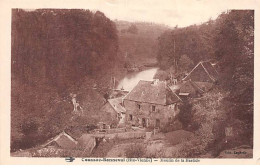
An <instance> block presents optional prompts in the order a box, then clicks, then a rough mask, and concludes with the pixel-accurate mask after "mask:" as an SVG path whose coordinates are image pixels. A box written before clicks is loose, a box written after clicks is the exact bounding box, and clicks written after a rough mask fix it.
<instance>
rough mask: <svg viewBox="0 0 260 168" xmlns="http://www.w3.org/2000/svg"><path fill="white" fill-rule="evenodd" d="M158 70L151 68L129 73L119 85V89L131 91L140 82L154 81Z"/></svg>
mask: <svg viewBox="0 0 260 168" xmlns="http://www.w3.org/2000/svg"><path fill="white" fill-rule="evenodd" d="M157 70H158V68H151V69H148V70H144V71H141V72H131V73H128V74H127V75H126V76H125V77H124V78H123V79H122V80H121V81H120V82H119V84H118V86H117V89H122V88H124V90H127V91H131V90H132V89H133V88H134V87H135V86H136V85H137V83H138V82H139V81H140V80H146V81H152V80H153V77H154V75H155V73H156V72H157Z"/></svg>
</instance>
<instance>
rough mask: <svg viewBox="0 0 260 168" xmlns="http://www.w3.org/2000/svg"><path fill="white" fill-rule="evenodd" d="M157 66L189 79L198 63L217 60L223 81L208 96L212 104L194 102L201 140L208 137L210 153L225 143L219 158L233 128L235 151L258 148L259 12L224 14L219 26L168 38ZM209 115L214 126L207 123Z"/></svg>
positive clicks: (189, 29) (173, 33) (178, 32)
mask: <svg viewBox="0 0 260 168" xmlns="http://www.w3.org/2000/svg"><path fill="white" fill-rule="evenodd" d="M184 58H185V59H184ZM157 60H158V63H159V65H160V67H161V68H162V69H164V70H166V71H169V70H170V71H173V72H174V73H175V74H185V73H187V72H189V71H190V70H191V69H192V67H194V66H195V65H196V64H197V63H198V62H200V61H206V60H211V62H212V63H214V64H215V68H216V69H217V70H218V72H219V76H220V77H219V80H218V83H217V86H216V88H215V89H214V90H213V91H212V92H209V93H208V94H207V95H206V96H205V97H207V99H204V100H201V101H199V102H192V103H193V104H194V107H193V112H192V114H193V115H194V116H195V117H193V119H192V121H191V122H192V123H196V121H198V120H199V122H197V124H198V126H199V129H198V130H197V134H198V135H199V137H203V136H206V137H207V138H204V140H203V141H204V142H205V141H206V144H205V143H204V145H205V146H204V147H208V148H210V146H211V145H212V144H218V143H219V145H217V146H216V145H215V149H214V150H215V151H217V153H218V151H219V150H223V149H224V148H225V147H227V146H225V145H227V144H225V143H223V139H221V138H220V137H221V136H220V135H219V133H220V132H222V133H223V129H224V127H232V128H233V131H234V134H235V137H236V138H234V139H232V140H231V141H230V142H229V145H231V146H229V148H230V147H232V145H233V147H234V146H236V145H241V144H248V145H251V146H252V144H253V104H254V103H253V102H254V100H253V98H254V11H253V10H231V11H227V12H224V13H222V14H221V15H219V17H218V18H217V19H216V20H209V21H208V22H206V23H203V24H201V25H192V26H189V27H185V28H175V29H174V30H171V31H167V32H165V33H164V34H162V35H161V36H160V38H159V52H158V56H157ZM183 63H186V65H187V66H183ZM217 95H218V96H217ZM216 96H217V97H218V98H216ZM210 100H212V102H210ZM189 114H190V113H189ZM208 115H210V117H208V118H211V120H209V121H207V119H206V120H204V119H202V118H203V116H208ZM205 121H206V122H205ZM214 128H217V129H218V131H216V129H215V132H214ZM221 129H222V130H221ZM220 130H221V131H220ZM211 135H212V136H211ZM221 141H222V142H221ZM211 147H212V146H211ZM216 148H218V149H216ZM203 149H205V148H203Z"/></svg>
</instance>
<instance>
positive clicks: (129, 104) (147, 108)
mask: <svg viewBox="0 0 260 168" xmlns="http://www.w3.org/2000/svg"><path fill="white" fill-rule="evenodd" d="M138 105H140V106H138ZM176 105H177V104H173V105H159V104H150V103H143V102H135V101H130V100H124V107H125V109H126V117H125V119H126V123H127V124H130V125H135V126H143V122H144V121H143V119H145V124H146V127H152V128H153V127H157V126H158V124H157V125H156V120H157V122H158V121H159V122H160V124H159V125H160V126H159V127H163V126H164V125H165V124H167V122H168V121H169V120H172V119H173V118H175V116H176V115H177V114H178V113H179V109H178V105H177V106H176ZM152 106H155V111H153V107H152ZM139 107H140V109H139ZM130 115H132V120H131V117H130Z"/></svg>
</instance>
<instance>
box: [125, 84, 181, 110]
mask: <svg viewBox="0 0 260 168" xmlns="http://www.w3.org/2000/svg"><path fill="white" fill-rule="evenodd" d="M124 99H125V100H132V101H137V102H146V103H151V104H161V105H169V104H173V103H176V102H178V101H181V99H180V98H179V96H178V95H176V94H175V93H174V92H173V91H171V89H170V88H169V87H168V86H167V85H166V82H163V81H159V80H154V81H143V80H140V81H139V82H138V84H137V85H136V86H135V87H134V88H133V90H132V91H131V92H130V93H129V94H128V95H126V97H125V98H124Z"/></svg>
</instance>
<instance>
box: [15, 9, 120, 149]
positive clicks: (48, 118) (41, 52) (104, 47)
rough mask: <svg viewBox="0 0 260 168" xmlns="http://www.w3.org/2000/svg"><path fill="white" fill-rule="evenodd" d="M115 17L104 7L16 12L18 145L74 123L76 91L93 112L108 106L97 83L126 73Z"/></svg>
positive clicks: (36, 141)
mask: <svg viewBox="0 0 260 168" xmlns="http://www.w3.org/2000/svg"><path fill="white" fill-rule="evenodd" d="M117 52H118V36H117V30H116V26H115V24H114V22H112V21H111V20H110V19H108V18H107V17H106V16H105V15H104V14H103V13H102V12H99V11H97V12H95V13H93V12H91V11H89V10H78V9H71V10H67V9H66V10H54V9H52V10H50V9H44V10H43V9H39V10H34V11H25V10H20V9H14V10H13V11H12V56H11V59H12V70H11V71H12V95H11V97H12V102H11V103H12V105H11V106H12V109H11V110H12V111H11V117H12V118H11V121H12V122H11V124H12V142H11V144H12V145H11V148H12V150H16V149H20V148H28V147H32V146H33V145H35V144H39V143H41V142H43V141H45V140H46V139H47V138H50V137H52V136H54V135H56V134H57V133H59V132H60V131H61V130H63V129H64V128H65V127H68V126H69V125H71V124H73V122H72V121H71V120H70V119H71V117H72V114H71V112H72V110H73V105H72V103H71V98H70V97H69V95H70V93H76V94H77V95H79V96H78V97H77V100H78V101H79V102H80V104H81V106H83V109H85V110H86V111H85V113H86V114H88V117H86V118H85V120H84V119H81V120H77V122H76V124H80V123H81V121H82V122H83V123H81V124H86V122H87V121H88V123H91V122H90V121H89V117H90V116H92V115H90V114H92V113H95V112H96V110H97V109H98V108H99V107H100V105H102V103H104V102H103V97H102V96H103V95H99V93H97V92H96V91H95V90H93V89H92V88H93V86H94V85H95V84H97V85H98V86H106V87H108V85H109V80H110V79H111V75H112V76H113V75H116V73H120V71H118V69H119V68H120V64H119V62H120V58H119V57H118V56H117Z"/></svg>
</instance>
